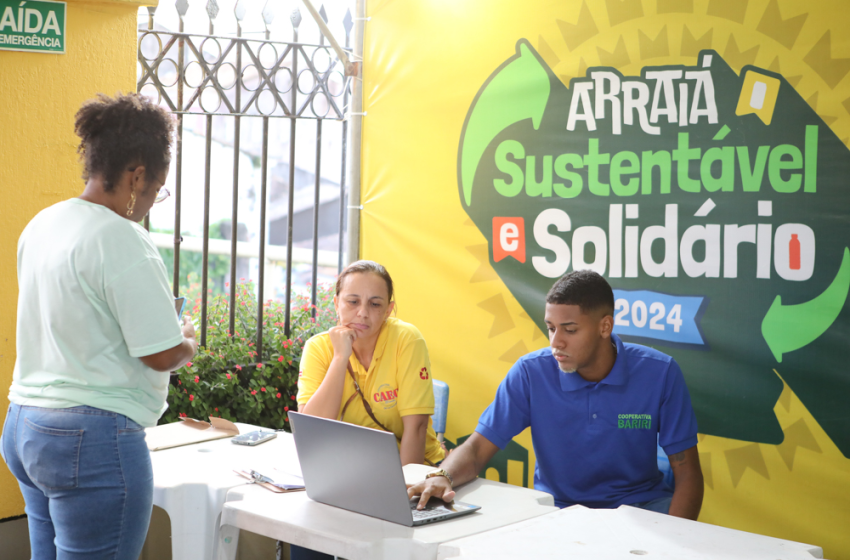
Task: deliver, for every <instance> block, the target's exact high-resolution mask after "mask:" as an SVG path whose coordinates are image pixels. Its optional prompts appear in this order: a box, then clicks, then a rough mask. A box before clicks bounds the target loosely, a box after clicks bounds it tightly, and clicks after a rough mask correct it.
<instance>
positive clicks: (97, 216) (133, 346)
mask: <svg viewBox="0 0 850 560" xmlns="http://www.w3.org/2000/svg"><path fill="white" fill-rule="evenodd" d="M18 290H19V292H18V325H17V354H18V355H17V361H16V362H15V372H14V376H13V378H12V386H11V388H10V390H9V400H10V401H12V402H13V403H15V404H19V405H29V406H41V407H45V408H69V407H74V406H80V405H88V406H93V407H95V408H100V409H103V410H109V411H112V412H117V413H119V414H123V415H125V416H128V417H129V418H131V419H132V420H134V421H136V422H138V423H139V424H141V425H143V426H154V425H156V422H157V420H158V419H159V417H160V416H162V413H163V412H165V409H166V408H167V405H166V404H165V398H166V396H167V394H168V377H169V374H168V373H167V372H159V371H155V370H153V369H151V368H149V367H147V366H146V365H145V364H143V363H142V361H141V360H140V359H139V357H140V356H148V355H151V354H155V353H157V352H161V351H163V350H167V349H169V348H173V347H174V346H177V345H178V344H180V343H181V342H182V341H183V334H182V331H181V328H180V322H179V321H178V319H177V313H176V312H175V310H174V303H173V302H174V298H173V296H172V294H171V290H170V287H169V284H168V280H167V277H166V270H165V265H164V264H163V262H162V259H161V258H160V256H159V252H158V251H157V249H156V247H155V246H154V244H153V242H152V241H151V239H150V236H149V235H148V233H147V231H145V230H144V228H142V227H141V226H139V225H138V224H135V223H133V222H131V221H130V220H126V219H124V218H122V217H121V216H119V215H117V214H116V213H115V212H113V211H112V210H110V209H108V208H106V207H105V206H101V205H99V204H93V203H90V202H86V201H84V200H81V199H78V198H72V199H70V200H66V201H64V202H60V203H58V204H55V205H53V206H51V207H49V208H46V209H45V210H42V211H41V212H40V213H39V214H38V215H37V216H36V217H35V218H33V220H32V221H31V222H30V223H29V224H28V225H27V227H26V228H25V229H24V232H23V233H22V234H21V238H20V240H19V241H18Z"/></svg>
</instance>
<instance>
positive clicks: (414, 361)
mask: <svg viewBox="0 0 850 560" xmlns="http://www.w3.org/2000/svg"><path fill="white" fill-rule="evenodd" d="M394 306H395V302H394V301H393V281H392V279H391V278H390V275H389V273H387V271H386V269H385V268H384V267H383V266H381V265H380V264H378V263H375V262H372V261H357V262H354V263H352V264H350V265H349V266H347V267H346V268H345V270H343V271H342V273H341V274H340V275H339V278H338V279H337V282H336V296H335V297H334V307H335V308H336V312H337V317H338V320H339V324H338V325H337V326H335V327H333V328H331V329H330V330H329V331H328V332H324V333H321V334H318V335H316V336H314V337H312V338H311V339H310V340H308V341H307V344H306V345H305V346H304V355H303V356H302V358H301V371H300V374H299V379H298V407H299V410H300V411H301V412H303V413H304V414H310V415H312V416H320V417H322V418H332V419H338V420H342V421H345V422H350V423H352V424H357V425H360V426H366V427H368V428H375V429H379V430H385V431H389V432H393V433H394V434H395V436H396V439H398V441H399V451H400V453H401V463H402V464H403V465H406V464H408V463H420V464H422V463H428V464H432V465H435V464H437V463H439V462H440V461H442V460H443V458H444V457H445V452H444V451H443V448H442V446H441V445H440V442H439V441H438V440H437V436H436V434H435V433H434V428H433V427H432V425H431V418H430V417H431V415H432V414H433V413H434V392H433V388H432V385H431V363H430V361H429V359H428V348H427V346H426V345H425V340H424V339H423V338H422V335H421V334H420V333H419V331H418V330H417V329H416V327H414V326H413V325H411V324H409V323H405V322H404V321H400V320H399V319H396V318H395V317H390V314H391V313H392V311H393V307H394Z"/></svg>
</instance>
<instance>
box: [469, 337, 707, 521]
mask: <svg viewBox="0 0 850 560" xmlns="http://www.w3.org/2000/svg"><path fill="white" fill-rule="evenodd" d="M611 339H612V341H613V342H614V343H615V344H616V345H617V359H616V361H615V362H614V367H613V368H612V369H611V373H609V374H608V376H607V377H605V379H603V380H602V381H599V382H598V383H592V382H589V381H585V380H584V379H583V378H582V377H581V376H580V375H579V374H578V373H564V372H562V371H561V370H560V369H559V368H558V362H557V361H555V358H554V357H552V352H551V350H550V349H549V348H548V347H547V348H544V349H542V350H538V351H536V352H532V353H530V354H527V355H525V356H523V357H522V358H520V359H519V360H518V361H517V363H516V364H514V366H513V367H512V368H511V370H510V371H509V372H508V375H507V376H506V377H505V379H504V380H503V381H502V383H501V385H499V389H498V391H497V392H496V398H495V400H494V401H493V402H492V403H491V404H490V406H489V407H487V410H485V411H484V414H482V415H481V419H480V420H479V423H478V427H476V428H475V431H476V432H478V433H479V434H481V435H482V436H484V437H485V438H487V439H488V440H490V441H491V442H493V443H494V444H495V445H497V446H498V447H499V448H502V449H504V447H505V446H506V445H507V444H508V442H510V441H511V440H512V439H513V437H514V436H516V435H517V434H519V433H520V432H521V431H523V430H524V429H525V428H527V427H529V426H531V438H532V442H533V444H534V453H535V455H536V456H537V466H536V467H535V470H534V488H535V489H537V490H542V491H544V492H548V493H550V494H552V495H553V496H554V497H555V504H556V505H557V506H558V507H567V506H571V505H575V504H581V505H584V506H587V507H591V508H616V507H618V506H620V505H622V504H634V503H638V502H646V501H649V500H654V499H656V498H661V497H665V496H669V495H670V489H669V487H667V486H666V485H665V484H664V482H663V480H662V475H661V473H660V472H659V470H658V464H657V461H656V442H657V443H659V444H660V445H661V447H662V448H663V449H664V452H665V453H667V455H673V454H675V453H679V452H680V451H684V450H686V449H689V448H691V447H693V446H694V445H696V444H697V422H696V416H695V415H694V411H693V409H692V408H691V398H690V395H689V394H688V388H687V387H686V386H685V380H684V378H683V377H682V370H681V369H679V365H678V364H677V363H676V361H675V360H673V358H671V357H670V356H667V355H666V354H662V353H661V352H658V351H657V350H653V349H652V348H647V347H646V346H640V345H638V344H624V343H623V341H622V340H620V338H619V337H618V336H616V335H612V336H611Z"/></svg>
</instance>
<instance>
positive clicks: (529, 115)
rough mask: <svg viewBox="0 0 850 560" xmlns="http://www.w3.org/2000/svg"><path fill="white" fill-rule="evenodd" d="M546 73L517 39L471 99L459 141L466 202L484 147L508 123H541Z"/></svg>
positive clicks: (546, 90) (546, 92)
mask: <svg viewBox="0 0 850 560" xmlns="http://www.w3.org/2000/svg"><path fill="white" fill-rule="evenodd" d="M549 90H550V84H549V75H548V74H547V73H546V69H545V68H544V67H543V65H542V64H541V63H540V61H539V60H538V59H537V57H536V56H535V55H534V54H533V53H532V51H531V49H530V48H529V45H528V41H526V40H525V39H522V40H520V41H519V42H517V55H516V56H514V57H513V58H511V59H509V60H508V61H507V62H506V63H505V64H504V65H503V66H501V67H500V68H499V69H498V70H496V72H494V73H493V75H492V76H490V79H489V80H488V81H487V83H485V84H484V86H483V87H482V88H481V91H479V92H478V96H477V97H476V99H475V100H474V101H473V102H472V107H471V108H470V110H469V116H468V118H467V121H466V123H465V125H464V129H463V134H462V135H461V141H460V142H461V144H460V151H461V156H460V161H461V187H462V189H463V198H464V201H465V202H466V205H467V206H469V205H471V204H472V180H473V179H474V178H475V171H476V169H478V162H479V161H480V160H481V156H482V155H483V154H484V150H486V149H487V146H488V145H489V144H490V142H491V141H492V140H493V138H495V137H496V135H498V134H499V133H500V132H501V131H503V130H504V129H505V128H507V127H509V126H510V125H512V124H514V123H516V122H519V121H522V120H525V119H531V120H532V124H533V125H534V129H535V130H537V129H538V128H539V127H540V121H541V119H542V118H543V111H544V110H545V109H546V102H547V101H548V100H549Z"/></svg>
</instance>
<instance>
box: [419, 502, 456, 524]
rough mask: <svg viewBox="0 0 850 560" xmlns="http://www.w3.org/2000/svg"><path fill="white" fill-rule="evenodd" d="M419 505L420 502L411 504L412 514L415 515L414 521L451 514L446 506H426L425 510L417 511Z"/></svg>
mask: <svg viewBox="0 0 850 560" xmlns="http://www.w3.org/2000/svg"><path fill="white" fill-rule="evenodd" d="M417 503H418V502H412V503H411V504H410V512H411V513H412V514H413V520H414V521H416V520H418V519H429V518H431V517H439V516H441V515H445V514H447V513H450V510H448V509H446V507H445V506H425V509H416V504H417Z"/></svg>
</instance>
